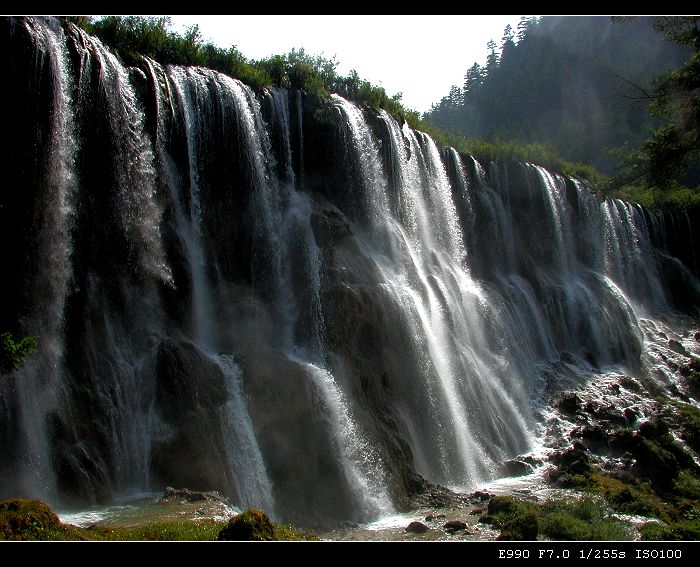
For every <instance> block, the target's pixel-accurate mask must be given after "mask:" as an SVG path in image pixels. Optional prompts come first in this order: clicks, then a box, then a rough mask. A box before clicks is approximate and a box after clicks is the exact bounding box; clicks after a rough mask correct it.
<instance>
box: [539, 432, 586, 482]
mask: <svg viewBox="0 0 700 567" xmlns="http://www.w3.org/2000/svg"><path fill="white" fill-rule="evenodd" d="M550 461H551V462H552V463H554V465H556V468H555V470H553V471H551V472H550V473H549V478H550V481H552V482H554V483H556V484H557V485H559V486H562V487H567V486H569V485H570V482H571V477H572V476H574V475H583V474H587V473H589V472H590V471H591V470H592V464H591V459H590V456H589V454H588V450H587V448H586V446H585V445H584V444H583V443H580V442H578V441H577V442H575V443H574V444H573V446H572V447H571V448H570V449H566V450H564V451H559V452H556V453H553V454H552V455H551V456H550Z"/></svg>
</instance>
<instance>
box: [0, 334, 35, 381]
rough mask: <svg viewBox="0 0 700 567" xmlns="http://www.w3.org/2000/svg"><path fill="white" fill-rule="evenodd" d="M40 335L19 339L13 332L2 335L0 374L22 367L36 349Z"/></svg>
mask: <svg viewBox="0 0 700 567" xmlns="http://www.w3.org/2000/svg"><path fill="white" fill-rule="evenodd" d="M38 340H39V339H38V337H24V338H23V339H21V340H19V341H15V340H14V339H13V338H12V334H11V333H2V334H1V335H0V374H8V373H10V372H12V371H14V370H17V369H18V368H20V367H21V366H22V365H23V364H24V362H25V360H26V358H27V356H29V355H30V354H31V353H33V352H34V351H36V345H37V342H38Z"/></svg>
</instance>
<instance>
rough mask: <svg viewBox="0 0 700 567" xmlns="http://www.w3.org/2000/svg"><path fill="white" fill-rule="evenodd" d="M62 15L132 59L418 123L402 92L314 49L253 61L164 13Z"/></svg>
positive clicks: (126, 58)
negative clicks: (336, 97) (335, 98)
mask: <svg viewBox="0 0 700 567" xmlns="http://www.w3.org/2000/svg"><path fill="white" fill-rule="evenodd" d="M76 18H79V19H76ZM64 20H65V21H69V22H71V23H74V24H76V25H79V26H80V27H82V28H83V29H84V30H85V31H87V32H88V33H91V34H94V35H96V36H97V37H99V38H100V40H101V41H102V42H103V43H105V44H106V45H108V46H109V47H111V48H112V49H114V50H115V51H116V52H117V53H118V54H119V55H120V56H121V57H122V58H123V59H124V60H125V62H126V63H128V64H131V65H137V64H138V63H139V61H140V59H141V58H142V57H143V56H145V57H150V58H151V59H154V60H155V61H158V62H159V63H162V64H173V65H197V66H203V67H209V68H211V69H214V70H216V71H219V72H221V73H225V74H227V75H229V76H231V77H234V78H236V79H239V80H241V81H243V82H244V83H246V84H248V85H249V86H251V87H253V88H255V89H260V88H262V87H265V86H267V85H273V86H277V87H285V88H292V89H301V90H304V91H306V92H307V93H309V94H311V95H312V96H316V97H319V98H326V97H328V95H329V94H330V93H338V94H340V95H341V96H343V97H345V98H348V99H349V100H352V101H354V102H356V103H358V104H360V105H364V106H370V107H374V108H382V109H384V110H386V111H387V112H389V113H391V114H393V115H394V116H396V117H398V118H401V119H403V120H406V121H407V122H408V123H409V125H411V126H412V127H416V126H417V125H418V123H419V115H418V113H417V112H415V111H412V110H409V109H406V108H404V107H403V106H402V105H401V95H400V94H397V95H394V96H391V97H390V96H389V95H387V94H386V92H385V90H384V89H383V88H382V87H378V86H375V85H372V84H371V83H370V82H368V81H365V80H363V79H361V78H360V77H359V76H358V75H357V73H356V72H355V71H351V72H350V74H349V75H348V76H347V77H343V76H341V75H339V74H338V73H337V67H338V62H337V61H336V60H335V58H333V59H326V58H324V57H321V56H314V55H310V54H308V53H306V51H305V50H304V49H292V51H290V52H289V53H287V54H286V55H273V56H271V57H267V58H264V59H260V60H258V61H255V60H250V59H247V58H246V57H244V56H243V55H242V54H241V53H240V52H239V51H238V49H236V47H235V46H231V47H229V48H227V49H223V48H220V47H216V46H215V45H213V44H211V43H205V42H204V41H203V39H202V36H201V33H200V32H199V28H198V27H197V26H196V25H195V26H192V27H190V28H188V29H187V30H186V31H185V33H184V35H180V34H178V33H177V32H174V31H172V30H171V27H172V22H171V20H170V18H168V17H164V16H159V17H154V16H106V17H104V18H101V19H99V20H97V21H94V22H93V21H86V20H84V19H83V18H82V17H75V16H73V17H69V18H64Z"/></svg>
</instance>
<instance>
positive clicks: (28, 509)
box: [0, 498, 61, 540]
mask: <svg viewBox="0 0 700 567" xmlns="http://www.w3.org/2000/svg"><path fill="white" fill-rule="evenodd" d="M60 527H61V521H60V520H59V519H58V516H57V515H56V514H55V513H54V512H53V510H51V508H50V507H49V506H48V505H47V504H44V503H43V502H41V501H39V500H24V499H22V498H12V499H10V500H5V501H4V502H0V535H1V536H2V538H1V539H7V540H19V539H40V537H39V536H40V534H41V532H42V531H44V530H55V529H59V528H60Z"/></svg>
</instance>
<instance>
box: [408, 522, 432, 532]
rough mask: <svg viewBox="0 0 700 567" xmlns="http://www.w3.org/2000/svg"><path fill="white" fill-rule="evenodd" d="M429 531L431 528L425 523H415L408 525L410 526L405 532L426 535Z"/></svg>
mask: <svg viewBox="0 0 700 567" xmlns="http://www.w3.org/2000/svg"><path fill="white" fill-rule="evenodd" d="M429 529H430V528H429V527H428V526H426V525H425V524H424V523H423V522H418V521H414V522H411V523H410V524H408V526H406V529H405V531H407V532H410V533H413V534H424V533H425V532H427V531H428V530H429Z"/></svg>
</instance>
